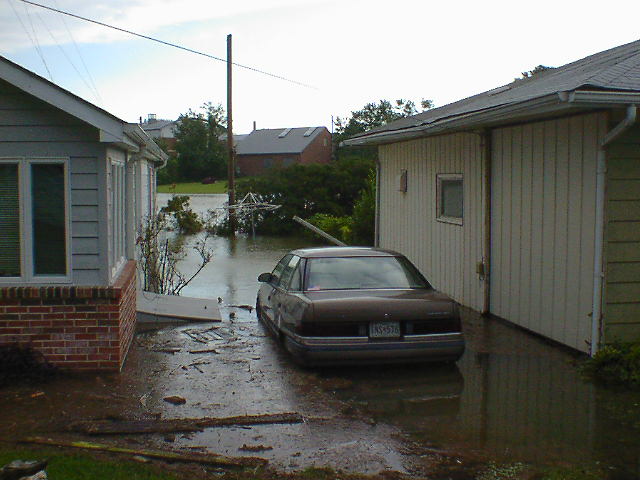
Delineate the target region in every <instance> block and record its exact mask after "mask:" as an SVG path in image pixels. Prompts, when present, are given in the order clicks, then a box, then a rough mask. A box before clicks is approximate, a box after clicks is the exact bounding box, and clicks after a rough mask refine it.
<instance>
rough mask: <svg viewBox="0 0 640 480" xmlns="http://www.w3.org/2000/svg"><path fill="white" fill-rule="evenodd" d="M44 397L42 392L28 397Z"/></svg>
mask: <svg viewBox="0 0 640 480" xmlns="http://www.w3.org/2000/svg"><path fill="white" fill-rule="evenodd" d="M43 395H44V392H36V393H32V394H31V395H30V397H31V398H38V397H42V396H43ZM0 478H1V477H0Z"/></svg>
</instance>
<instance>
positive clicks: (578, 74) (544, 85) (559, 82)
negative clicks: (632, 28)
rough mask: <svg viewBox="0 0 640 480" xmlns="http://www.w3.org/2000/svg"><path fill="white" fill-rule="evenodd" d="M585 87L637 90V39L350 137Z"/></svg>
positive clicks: (639, 50)
mask: <svg viewBox="0 0 640 480" xmlns="http://www.w3.org/2000/svg"><path fill="white" fill-rule="evenodd" d="M586 88H591V89H603V90H613V91H640V40H637V41H635V42H631V43H628V44H626V45H621V46H619V47H615V48H612V49H610V50H605V51H604V52H600V53H596V54H594V55H590V56H588V57H585V58H583V59H581V60H577V61H575V62H572V63H569V64H567V65H564V66H562V67H558V68H554V69H550V70H545V71H543V72H540V73H538V74H535V75H533V76H532V77H531V78H528V79H524V80H517V81H514V82H512V83H510V84H508V85H504V86H502V87H498V88H495V89H493V90H489V91H486V92H483V93H480V94H478V95H474V96H472V97H468V98H465V99H463V100H459V101H457V102H454V103H450V104H448V105H444V106H442V107H439V108H434V109H432V110H428V111H426V112H423V113H419V114H417V115H413V116H410V117H406V118H402V119H400V120H397V121H395V122H391V123H388V124H387V125H383V126H381V127H377V128H374V129H371V130H369V131H368V132H366V133H363V134H360V135H356V136H355V137H353V138H357V137H362V136H367V135H369V134H372V133H377V132H385V131H395V130H402V129H405V128H411V127H415V126H418V125H427V124H430V123H434V122H437V121H438V120H442V119H445V118H450V117H456V116H459V115H464V114H469V113H473V112H480V111H483V110H487V109H490V108H494V107H500V106H504V105H510V104H516V103H520V102H524V101H527V100H532V99H535V98H539V97H544V96H545V95H549V94H554V93H558V92H567V91H573V90H577V89H586Z"/></svg>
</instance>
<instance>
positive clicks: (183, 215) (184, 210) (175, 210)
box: [160, 195, 204, 235]
mask: <svg viewBox="0 0 640 480" xmlns="http://www.w3.org/2000/svg"><path fill="white" fill-rule="evenodd" d="M160 213H163V214H171V215H173V217H174V218H175V221H176V227H177V228H178V231H179V232H180V233H182V234H184V235H194V234H196V233H198V232H201V231H202V229H203V227H204V224H203V223H202V221H201V220H200V218H199V217H198V214H197V213H196V212H194V211H193V210H191V208H189V197H188V196H187V195H173V196H172V197H171V198H170V199H169V200H168V201H167V206H166V207H162V208H161V209H160Z"/></svg>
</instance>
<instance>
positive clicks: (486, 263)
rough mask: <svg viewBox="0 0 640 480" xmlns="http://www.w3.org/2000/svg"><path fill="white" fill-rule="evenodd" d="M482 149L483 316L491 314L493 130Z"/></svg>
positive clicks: (486, 133) (484, 137)
mask: <svg viewBox="0 0 640 480" xmlns="http://www.w3.org/2000/svg"><path fill="white" fill-rule="evenodd" d="M480 142H481V143H480V145H481V148H482V156H483V157H484V158H483V160H484V163H483V167H484V168H483V181H484V185H483V187H484V246H483V250H484V251H483V255H482V257H483V258H482V265H481V269H480V271H479V272H478V273H479V274H480V279H481V280H482V281H484V305H483V309H482V314H483V315H488V314H489V313H491V130H485V131H484V132H482V135H481V137H480Z"/></svg>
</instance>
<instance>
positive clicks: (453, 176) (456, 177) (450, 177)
mask: <svg viewBox="0 0 640 480" xmlns="http://www.w3.org/2000/svg"><path fill="white" fill-rule="evenodd" d="M446 181H459V182H460V183H461V184H462V217H448V216H445V215H442V203H443V199H442V194H443V191H442V183H443V182H446ZM463 219H464V178H463V175H462V173H438V174H437V175H436V220H437V221H438V222H442V223H451V224H453V225H462V223H463Z"/></svg>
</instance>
